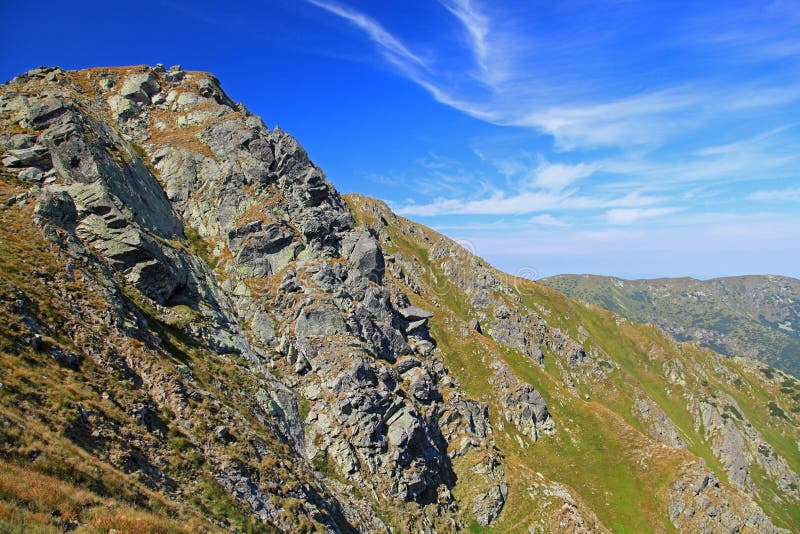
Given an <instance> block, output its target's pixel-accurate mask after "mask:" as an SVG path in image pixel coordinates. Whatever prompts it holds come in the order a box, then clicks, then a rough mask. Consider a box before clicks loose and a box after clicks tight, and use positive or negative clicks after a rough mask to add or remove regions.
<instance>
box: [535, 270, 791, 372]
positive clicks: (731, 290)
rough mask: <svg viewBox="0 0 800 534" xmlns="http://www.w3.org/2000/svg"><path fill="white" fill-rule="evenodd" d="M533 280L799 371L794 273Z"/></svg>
mask: <svg viewBox="0 0 800 534" xmlns="http://www.w3.org/2000/svg"><path fill="white" fill-rule="evenodd" d="M540 282H541V283H543V284H546V285H548V286H551V287H553V288H555V289H557V290H559V291H561V292H562V293H565V294H566V295H568V296H570V297H574V298H578V299H581V300H584V301H586V302H589V303H591V304H596V305H598V306H602V307H604V308H608V309H609V310H611V311H613V312H616V313H618V314H620V315H624V316H625V317H628V318H630V319H633V320H635V321H639V322H646V323H655V324H657V325H658V326H660V327H661V328H663V329H664V330H666V331H668V332H670V333H671V334H672V335H674V336H675V337H676V338H678V339H679V340H681V341H696V342H697V343H699V344H700V345H703V346H705V347H708V348H711V349H713V350H715V351H717V352H720V353H722V354H726V355H728V356H748V357H751V358H757V359H759V360H761V361H764V362H767V363H769V364H770V365H772V366H774V367H777V368H779V369H783V370H785V371H788V372H790V373H792V374H794V375H795V376H800V280H797V279H795V278H789V277H786V276H773V275H752V276H733V277H728V278H714V279H712V280H696V279H694V278H657V279H652V280H624V279H621V278H614V277H609V276H596V275H588V274H580V275H574V274H564V275H558V276H551V277H548V278H544V279H542V280H540Z"/></svg>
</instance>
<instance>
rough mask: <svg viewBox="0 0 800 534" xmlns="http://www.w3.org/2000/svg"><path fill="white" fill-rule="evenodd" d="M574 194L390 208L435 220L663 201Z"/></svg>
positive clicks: (631, 195)
mask: <svg viewBox="0 0 800 534" xmlns="http://www.w3.org/2000/svg"><path fill="white" fill-rule="evenodd" d="M575 193H576V191H575V190H571V191H565V192H560V193H553V192H548V191H523V192H520V193H517V194H515V195H510V196H509V195H506V194H505V193H504V192H502V191H496V190H495V191H494V192H492V194H491V195H490V196H489V197H488V198H479V199H444V198H441V199H437V200H434V201H433V202H430V203H428V204H415V203H407V204H405V205H393V206H392V209H393V210H394V211H395V212H397V213H398V214H400V215H411V216H419V217H435V216H437V215H523V214H526V213H536V212H541V211H552V210H592V209H595V210H596V209H608V208H626V207H639V206H651V205H653V204H658V203H660V202H663V200H664V199H663V198H660V197H655V196H645V195H640V194H638V193H628V194H626V195H624V196H621V197H620V196H618V197H613V198H599V197H590V196H581V195H576V194H575Z"/></svg>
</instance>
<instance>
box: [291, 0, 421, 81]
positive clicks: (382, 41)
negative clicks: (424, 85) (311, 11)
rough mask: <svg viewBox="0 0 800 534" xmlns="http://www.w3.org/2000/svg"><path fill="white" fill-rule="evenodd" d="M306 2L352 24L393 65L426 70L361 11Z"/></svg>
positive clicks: (317, 1) (318, 1)
mask: <svg viewBox="0 0 800 534" xmlns="http://www.w3.org/2000/svg"><path fill="white" fill-rule="evenodd" d="M306 1H307V2H308V3H310V4H313V5H315V6H317V7H319V8H321V9H324V10H325V11H328V12H330V13H332V14H334V15H336V16H337V17H341V18H343V19H344V20H347V21H349V22H350V23H352V24H353V25H354V26H355V27H357V28H358V29H359V30H361V31H363V32H364V33H365V34H366V35H367V36H368V37H369V38H370V39H371V40H372V41H373V42H375V43H376V44H377V45H378V47H379V49H380V51H381V53H382V54H383V56H384V57H385V58H386V59H388V60H389V61H390V62H391V63H393V64H394V65H396V66H398V67H401V68H403V69H405V68H406V67H408V66H409V64H411V65H416V66H418V67H422V68H425V69H427V64H426V63H425V61H424V60H423V59H422V58H420V57H419V56H417V55H416V54H414V53H413V52H411V51H410V50H409V49H408V48H407V47H406V46H405V45H404V44H403V43H402V42H400V40H399V39H397V38H396V37H395V36H394V35H392V34H391V33H389V32H388V31H387V30H386V29H385V28H384V27H383V26H382V25H381V24H380V23H379V22H378V21H376V20H375V19H373V18H371V17H369V16H367V15H365V14H364V13H362V12H361V11H357V10H355V9H352V8H350V7H347V6H345V5H343V4H339V3H336V2H328V1H325V0H306Z"/></svg>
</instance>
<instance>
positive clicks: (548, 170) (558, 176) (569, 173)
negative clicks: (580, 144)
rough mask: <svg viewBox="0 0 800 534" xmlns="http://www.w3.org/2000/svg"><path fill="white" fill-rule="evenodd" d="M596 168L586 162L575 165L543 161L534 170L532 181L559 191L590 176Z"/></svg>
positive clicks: (547, 188)
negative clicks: (543, 162)
mask: <svg viewBox="0 0 800 534" xmlns="http://www.w3.org/2000/svg"><path fill="white" fill-rule="evenodd" d="M596 170H597V166H596V165H588V164H586V163H579V164H577V165H566V164H563V163H545V164H542V165H541V166H539V168H537V169H536V171H534V175H533V183H534V184H535V185H537V186H539V187H541V188H543V189H546V190H548V191H553V192H559V191H563V190H564V189H566V188H567V186H570V185H572V184H573V183H575V182H577V181H578V180H580V179H582V178H586V177H587V176H591V175H592V174H593V173H594V172H595V171H596Z"/></svg>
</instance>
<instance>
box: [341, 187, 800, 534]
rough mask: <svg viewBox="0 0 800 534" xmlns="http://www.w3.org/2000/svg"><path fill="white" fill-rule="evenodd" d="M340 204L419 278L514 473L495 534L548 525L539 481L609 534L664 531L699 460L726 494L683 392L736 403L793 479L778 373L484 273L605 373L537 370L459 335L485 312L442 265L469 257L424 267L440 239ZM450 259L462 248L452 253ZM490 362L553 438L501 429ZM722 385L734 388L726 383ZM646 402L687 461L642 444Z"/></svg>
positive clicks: (777, 505) (438, 335)
mask: <svg viewBox="0 0 800 534" xmlns="http://www.w3.org/2000/svg"><path fill="white" fill-rule="evenodd" d="M347 201H348V203H349V205H350V206H351V209H352V210H353V211H354V212H355V213H356V215H357V219H358V220H359V222H361V223H363V224H367V225H369V226H372V227H373V228H376V229H380V232H381V235H382V238H383V239H382V241H383V247H384V249H385V251H386V253H388V254H393V255H396V256H397V257H398V258H403V259H404V260H405V262H406V263H407V264H416V265H419V266H421V268H420V269H416V274H419V273H422V279H421V280H419V282H421V283H422V284H423V285H424V286H425V288H426V290H427V291H428V293H427V298H426V293H423V294H422V296H421V297H420V298H418V299H416V302H415V303H418V304H419V305H422V306H425V305H427V306H428V307H430V300H435V302H437V303H438V304H439V306H438V307H437V308H436V310H435V311H436V316H435V317H434V318H433V319H432V321H431V322H432V328H431V331H432V334H433V337H434V338H435V339H436V341H437V344H438V346H439V347H440V348H441V349H442V350H443V352H444V354H445V359H446V363H447V364H448V366H449V367H450V369H451V370H452V371H453V372H454V373H455V374H456V375H457V377H458V378H459V380H460V382H461V384H462V386H463V387H464V388H465V390H466V391H467V392H468V393H469V394H470V395H473V396H475V397H477V398H480V399H482V400H484V401H486V402H488V403H489V404H490V407H491V408H493V409H491V410H490V413H491V414H492V417H493V419H492V423H493V425H494V427H495V437H496V439H497V443H498V447H499V449H500V450H501V451H503V453H504V454H505V455H506V461H507V462H508V464H509V465H512V466H514V467H513V468H512V469H509V470H508V473H507V478H508V482H509V485H510V486H511V487H512V489H513V491H512V492H511V495H512V497H511V499H510V501H509V503H508V504H507V507H506V510H505V511H504V513H503V515H502V516H501V518H500V521H499V523H497V525H496V528H497V530H498V531H503V530H509V529H510V530H511V531H513V530H514V529H515V528H519V526H520V525H523V524H526V522H530V521H532V520H537V519H538V520H541V521H546V517H547V516H546V514H545V510H544V507H543V506H541V504H540V503H539V504H537V503H536V502H534V501H533V500H532V498H531V497H529V496H528V491H527V487H528V486H529V485H530V484H531V482H532V480H533V479H534V477H535V474H536V473H537V472H538V473H541V474H542V475H544V476H545V477H546V478H548V479H550V480H553V481H558V482H560V483H563V484H564V485H566V486H568V487H569V488H572V490H574V492H575V493H576V494H577V495H578V496H579V497H580V499H581V500H582V501H583V502H585V503H586V505H588V507H589V508H591V509H592V510H593V511H594V512H595V513H596V514H597V517H598V518H599V520H600V521H601V522H602V524H603V525H604V526H605V527H608V528H611V529H612V530H614V531H617V532H644V531H650V530H657V531H659V530H661V531H670V530H672V529H673V528H674V527H673V525H672V523H671V522H670V520H669V518H668V510H667V504H668V501H669V491H670V486H671V484H672V483H673V482H674V481H675V479H676V475H677V474H678V473H680V472H681V471H682V469H684V468H685V467H686V466H687V465H690V464H691V463H692V462H696V461H698V460H700V461H702V462H704V463H705V464H706V465H707V466H708V467H710V468H711V469H712V470H713V472H714V473H715V474H716V475H717V477H718V478H719V479H720V480H721V481H722V483H723V484H726V481H727V474H726V472H725V470H724V468H723V466H722V464H721V463H720V461H719V459H718V458H717V457H716V455H715V454H714V452H713V450H712V447H711V445H710V444H709V443H708V442H707V441H706V437H705V436H704V434H703V429H702V425H701V424H699V423H698V421H697V415H696V414H695V413H693V412H692V411H691V403H690V402H689V396H688V395H687V392H688V393H691V394H692V395H694V396H695V397H697V398H702V399H704V398H706V397H713V396H714V395H715V392H725V393H728V394H730V395H731V396H733V398H735V399H736V400H737V401H738V403H739V405H740V406H741V407H742V410H743V411H744V412H745V413H744V416H745V417H747V418H748V419H749V420H750V421H752V423H753V425H754V426H755V427H756V429H757V430H758V431H759V432H760V433H761V434H762V435H763V436H764V438H765V439H766V441H767V442H768V443H769V444H770V445H771V446H772V447H773V448H774V449H775V451H776V452H777V453H778V454H780V455H781V456H783V457H784V458H786V459H787V461H788V462H789V464H790V466H791V467H792V468H793V469H794V470H797V469H798V462H800V455H799V454H798V450H797V445H796V443H797V439H798V437H800V436H799V434H798V425H797V419H796V412H795V413H792V409H794V407H795V406H796V404H795V403H796V401H797V399H795V398H794V397H792V396H791V395H789V394H788V393H787V391H788V390H791V393H792V394H793V393H794V391H795V390H794V387H795V385H794V384H795V383H794V382H793V381H792V382H786V381H787V380H791V379H789V378H784V382H786V384H788V385H783V386H782V385H781V383H779V382H778V381H777V374H776V380H769V377H767V376H765V375H764V372H763V371H760V370H759V369H758V366H754V365H753V364H745V363H744V362H742V361H740V360H733V359H727V358H722V357H720V356H719V355H717V354H714V353H712V352H711V351H708V350H704V349H700V348H698V347H696V346H694V345H692V344H676V343H674V342H673V341H671V340H670V339H669V338H668V337H667V336H665V335H664V333H663V332H661V331H660V330H659V329H658V328H656V327H654V326H652V325H643V324H636V323H633V322H631V321H628V320H625V319H621V318H620V317H619V316H617V315H614V314H613V313H611V312H609V311H607V310H605V309H602V308H599V307H595V306H590V305H585V304H583V303H581V302H578V301H576V300H571V299H569V298H566V297H565V296H564V295H562V294H561V293H559V292H558V291H555V290H553V289H551V288H549V287H546V286H543V285H540V284H538V283H536V282H533V281H529V280H521V279H514V278H512V277H509V276H507V275H503V274H502V273H499V272H496V271H492V272H493V273H494V275H495V276H496V277H497V278H498V279H500V280H503V281H504V282H505V283H506V284H507V285H508V286H509V287H511V288H513V291H514V295H511V296H502V295H499V294H497V293H496V294H495V296H496V297H497V298H499V299H501V300H502V301H504V302H506V303H511V305H512V306H514V302H515V301H517V300H519V301H521V307H519V308H517V309H519V310H520V312H523V310H527V311H525V312H524V313H528V312H535V313H540V314H542V315H543V316H544V319H545V320H546V322H547V323H548V325H549V326H550V327H556V328H559V329H560V330H561V331H562V332H565V333H568V334H569V335H570V337H572V338H573V339H580V337H582V336H581V333H582V332H583V334H584V335H585V336H586V339H585V341H584V342H583V346H584V348H585V349H586V352H587V354H601V355H602V356H601V357H600V358H599V359H600V360H604V359H605V358H608V360H609V361H608V362H604V363H605V365H601V366H600V367H601V368H602V369H603V371H602V372H599V373H591V374H590V375H587V376H582V375H581V374H580V373H577V372H573V371H571V370H569V369H568V367H567V366H566V365H565V364H564V362H563V361H561V360H560V357H559V356H558V355H554V354H552V353H549V352H548V351H545V365H544V367H541V366H539V365H537V364H535V363H533V362H532V361H531V360H530V359H529V358H527V357H526V356H525V355H523V354H521V353H519V352H517V351H515V350H513V349H511V348H510V347H504V346H500V345H498V344H497V343H495V342H494V341H493V340H492V339H491V338H490V337H488V336H486V335H480V334H478V333H477V332H474V331H473V330H471V329H469V328H467V329H465V326H466V321H468V320H470V319H472V318H476V317H480V316H482V310H480V309H477V308H475V307H474V306H472V305H471V299H470V295H468V294H467V292H466V291H465V290H464V286H463V284H462V285H461V286H460V285H459V284H458V283H455V282H454V281H453V280H452V278H451V277H450V276H448V274H447V273H445V272H444V268H443V266H444V264H445V263H446V262H453V261H456V262H462V263H463V264H464V265H467V264H468V263H470V262H473V261H475V260H473V258H472V257H470V256H469V255H468V254H467V253H466V252H465V251H463V252H462V253H457V254H455V255H454V256H450V257H447V258H444V259H441V260H438V261H430V259H429V258H430V251H431V250H432V249H433V248H434V247H435V246H436V245H438V244H440V243H441V242H442V241H443V240H444V239H445V238H443V236H441V235H439V234H437V233H436V232H434V231H431V230H429V229H425V228H423V227H420V226H419V225H415V224H414V223H412V222H410V221H408V220H405V219H403V218H399V217H397V218H395V217H394V216H393V215H391V214H390V212H389V211H388V208H386V207H385V205H383V204H382V203H380V202H377V201H374V200H371V199H367V198H365V197H361V196H358V195H349V196H348V198H347ZM386 223H388V224H386ZM423 235H424V237H422V236H423ZM454 249H458V247H457V246H455V245H454ZM449 269H450V270H452V267H449ZM464 271H465V272H466V271H469V267H465V270H464ZM399 283H402V282H399ZM431 296H433V298H431ZM517 305H520V304H519V302H518V304H517ZM490 314H491V310H489V315H490ZM483 316H486V314H485V313H484V314H483ZM485 326H486V325H484V328H485ZM488 354H492V355H493V356H495V357H498V358H500V359H501V360H502V361H503V362H505V363H506V364H507V365H508V366H509V367H510V368H511V369H512V370H513V371H514V373H515V374H516V375H517V376H518V377H520V378H522V379H523V380H525V381H527V382H529V383H530V384H532V385H534V386H535V387H536V389H537V390H538V391H540V393H541V394H542V395H543V397H544V398H545V400H546V401H547V404H548V407H549V410H550V412H551V414H552V416H553V418H554V420H555V421H556V424H557V432H556V434H555V435H554V436H550V437H545V438H543V439H541V440H539V441H538V442H536V443H534V444H527V443H525V442H523V444H522V445H521V444H520V441H519V440H518V439H517V438H516V436H515V435H514V434H515V429H514V428H513V426H512V425H510V424H508V423H504V421H501V420H500V417H499V415H498V414H499V413H501V410H500V407H499V400H498V399H497V397H496V395H495V394H494V392H493V390H492V388H491V385H490V384H489V383H488V381H487V376H488V374H487V369H486V362H487V359H486V357H485V356H486V355H488ZM675 366H678V367H677V368H678V369H681V370H682V380H684V381H685V385H682V384H678V383H675V382H674V381H671V380H670V379H669V378H668V377H667V374H668V373H667V370H668V369H669V368H672V367H675ZM765 369H768V368H765ZM769 372H772V371H767V373H769ZM566 375H569V377H570V378H572V379H573V380H572V381H573V382H574V386H575V390H574V392H573V391H570V389H569V388H568V387H567V385H566V382H567V380H566V379H567V378H568V377H567V376H566ZM729 375H730V376H734V377H739V378H738V379H736V380H733V381H729V380H728V377H729ZM781 387H783V390H781V389H780V388H781ZM798 391H800V388H798ZM575 393H577V395H576V394H575ZM642 395H644V396H646V397H648V398H649V399H652V400H653V401H655V403H656V404H657V405H658V407H660V408H661V410H663V411H664V413H666V415H667V416H668V417H669V419H670V420H671V421H672V423H673V424H674V425H675V427H676V428H677V429H678V432H679V434H680V437H681V438H682V439H683V441H684V442H685V443H686V445H687V447H688V451H685V450H681V449H675V448H670V447H666V446H662V445H660V444H657V443H655V442H654V441H653V440H652V439H651V438H649V437H647V436H646V429H645V428H644V427H643V423H642V422H641V421H640V420H638V419H637V418H636V417H635V416H634V414H633V413H632V407H633V403H634V401H635V399H636V398H637V397H639V396H642ZM798 397H799V398H800V396H798ZM775 399H779V400H778V404H786V406H787V410H788V412H786V415H785V417H783V415H781V414H782V413H783V412H779V411H778V410H776V409H773V410H772V413H771V412H770V409H769V407H768V406H769V402H773V401H774V400H775ZM500 428H503V430H499V429H500ZM753 479H754V483H755V484H756V486H757V495H756V501H757V502H758V503H759V504H760V505H761V506H762V508H763V509H764V510H765V511H766V512H767V513H768V514H769V515H770V517H771V518H772V520H773V521H774V522H775V523H776V525H779V526H783V527H786V528H790V529H791V528H793V527H795V526H797V525H800V508H799V507H798V503H797V502H786V500H785V498H780V500H779V501H778V502H776V501H775V498H776V496H777V492H776V490H775V486H774V483H772V482H770V481H769V480H767V479H766V478H765V477H764V476H762V475H761V474H759V473H758V470H757V469H754V470H753ZM493 526H494V525H493Z"/></svg>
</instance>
